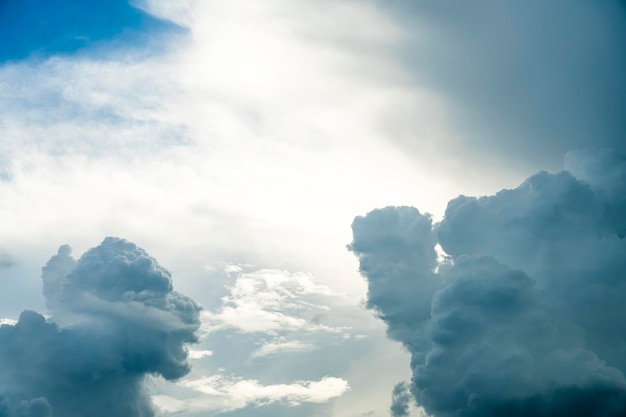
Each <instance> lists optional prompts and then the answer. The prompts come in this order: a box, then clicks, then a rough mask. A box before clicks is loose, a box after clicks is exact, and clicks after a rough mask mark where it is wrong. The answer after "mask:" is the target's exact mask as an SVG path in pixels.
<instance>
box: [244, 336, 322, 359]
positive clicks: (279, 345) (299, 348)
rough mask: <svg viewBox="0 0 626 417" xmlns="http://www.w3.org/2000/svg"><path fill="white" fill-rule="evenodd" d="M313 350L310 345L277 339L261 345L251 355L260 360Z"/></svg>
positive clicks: (312, 346) (313, 347)
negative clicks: (266, 357) (287, 353)
mask: <svg viewBox="0 0 626 417" xmlns="http://www.w3.org/2000/svg"><path fill="white" fill-rule="evenodd" d="M313 349H315V346H314V345H313V344H311V343H304V342H301V341H299V340H285V339H284V338H279V339H277V340H274V341H272V342H269V343H265V344H263V346H261V347H260V348H259V349H257V350H255V351H254V352H253V353H252V357H253V358H261V357H265V356H274V355H277V354H282V353H286V352H306V351H309V350H313Z"/></svg>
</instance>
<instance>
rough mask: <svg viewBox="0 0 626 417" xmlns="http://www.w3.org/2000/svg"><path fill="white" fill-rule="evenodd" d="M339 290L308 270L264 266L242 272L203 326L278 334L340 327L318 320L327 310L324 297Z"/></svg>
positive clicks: (205, 314) (205, 315)
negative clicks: (331, 287)
mask: <svg viewBox="0 0 626 417" xmlns="http://www.w3.org/2000/svg"><path fill="white" fill-rule="evenodd" d="M336 295H337V294H336V293H335V292H334V291H332V290H331V289H330V288H329V287H327V286H325V285H320V284H317V283H315V281H314V279H313V277H312V276H311V275H310V274H306V273H289V272H286V271H280V270H273V269H265V270H260V271H256V272H248V273H241V274H240V275H239V276H238V277H237V279H236V281H235V283H234V285H233V286H232V288H231V289H230V294H229V295H227V296H226V297H224V298H223V299H222V306H221V307H220V308H219V309H218V310H217V311H215V312H211V311H204V312H203V313H202V319H203V329H204V330H205V331H207V332H215V331H219V330H223V329H229V328H230V329H235V330H236V331H238V332H242V333H266V334H270V335H278V334H279V333H281V332H293V331H331V332H336V331H339V329H337V328H334V327H332V326H329V325H324V324H320V323H316V319H315V317H316V314H317V313H318V312H320V311H328V310H329V307H328V306H327V305H325V304H322V303H321V301H323V299H324V298H325V297H331V296H336Z"/></svg>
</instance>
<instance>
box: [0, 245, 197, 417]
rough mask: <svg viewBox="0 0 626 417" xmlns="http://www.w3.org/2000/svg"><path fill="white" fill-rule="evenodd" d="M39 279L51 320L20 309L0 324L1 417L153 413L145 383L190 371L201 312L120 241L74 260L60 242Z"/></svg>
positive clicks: (127, 416) (147, 260) (152, 263)
mask: <svg viewBox="0 0 626 417" xmlns="http://www.w3.org/2000/svg"><path fill="white" fill-rule="evenodd" d="M42 276H43V281H44V294H45V296H46V301H47V305H48V307H49V309H50V312H51V313H52V318H51V319H50V320H46V318H45V317H44V316H42V315H40V314H38V313H36V312H33V311H24V312H23V313H22V314H21V316H20V318H19V321H18V322H17V323H16V324H15V325H14V326H9V325H4V326H2V327H0V369H1V370H2V372H1V373H0V395H1V396H2V400H0V404H2V405H0V416H2V417H13V416H16V417H17V416H22V415H24V416H31V415H32V416H35V415H36V416H46V415H49V416H56V417H59V416H60V417H74V416H85V415H89V416H94V417H97V416H111V415H115V416H122V417H131V416H133V417H134V416H141V417H144V416H153V415H154V411H153V408H152V404H151V401H150V398H149V396H148V394H147V392H146V390H145V387H144V378H145V376H147V375H160V376H163V377H164V378H166V379H176V378H179V377H181V376H183V375H185V374H186V373H187V372H188V371H189V365H188V363H187V350H186V344H187V343H192V342H194V341H196V335H195V331H196V330H197V329H198V327H199V324H200V322H199V310H200V307H199V306H198V305H197V304H196V303H195V302H194V301H193V300H191V299H190V298H188V297H186V296H184V295H181V294H179V293H177V292H175V291H173V288H172V281H171V276H170V273H169V272H168V271H167V270H166V269H164V268H163V267H162V266H160V265H159V264H158V263H157V262H156V260H155V259H154V258H152V257H150V256H149V255H148V254H147V253H146V252H145V251H144V250H143V249H141V248H139V247H137V246H136V245H135V244H133V243H130V242H128V241H125V240H123V239H118V238H106V239H105V240H104V241H103V242H102V244H101V245H99V246H97V247H95V248H93V249H90V250H89V251H87V252H86V253H85V254H83V256H81V257H80V259H79V260H78V261H75V260H74V259H73V258H72V257H71V250H70V248H69V246H67V245H64V246H61V248H60V249H59V252H58V254H57V255H55V256H54V257H52V259H50V261H49V262H48V263H47V264H46V266H45V267H44V268H43V274H42ZM3 407H4V408H3ZM3 410H4V411H3ZM3 413H4V414H3ZM46 413H47V414H46Z"/></svg>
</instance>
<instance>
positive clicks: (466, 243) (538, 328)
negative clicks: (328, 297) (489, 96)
mask: <svg viewBox="0 0 626 417" xmlns="http://www.w3.org/2000/svg"><path fill="white" fill-rule="evenodd" d="M566 167H567V168H568V170H569V171H563V172H560V173H557V174H549V173H546V172H541V173H538V174H536V175H534V176H532V177H530V178H529V179H528V180H526V181H525V182H524V183H523V184H521V185H520V186H519V187H517V188H515V189H512V190H503V191H501V192H499V193H497V194H496V195H494V196H489V197H481V198H473V197H465V196H461V197H458V198H456V199H454V200H452V201H450V203H449V204H448V208H447V210H446V213H445V217H444V219H443V220H442V221H441V222H440V223H438V224H435V225H434V226H433V227H432V229H431V228H427V227H424V228H410V227H407V225H411V224H420V223H423V224H430V218H429V217H428V216H426V215H423V214H421V213H419V212H418V211H417V210H415V209H410V208H406V207H387V208H384V209H380V210H375V211H373V212H371V213H369V214H368V215H367V216H365V217H359V218H357V219H355V221H354V223H353V233H354V241H353V243H352V244H351V245H350V248H351V249H352V250H353V251H354V252H355V254H356V255H357V256H358V257H359V261H360V271H361V273H362V275H364V276H365V277H366V278H367V280H368V286H369V294H370V295H369V296H370V297H373V298H372V299H371V300H369V301H368V306H369V307H370V308H373V309H375V310H376V312H377V313H378V314H379V316H380V317H381V318H382V319H383V320H385V322H386V323H387V325H388V328H389V335H390V336H391V337H393V338H395V339H397V340H399V341H401V342H402V343H403V344H404V345H405V346H406V347H407V349H408V350H409V351H410V352H411V368H412V371H413V378H412V381H411V387H410V389H411V392H412V394H413V396H414V397H415V399H416V400H417V402H418V403H419V404H420V405H422V406H423V407H424V408H425V409H426V411H427V412H429V413H431V414H432V415H434V416H436V417H447V416H467V417H474V416H475V417H479V416H480V417H485V416H494V417H495V416H502V415H506V416H546V417H547V416H554V415H567V416H589V415H603V416H622V415H626V380H625V378H624V372H625V371H626V360H624V357H626V349H625V346H626V340H625V339H624V336H623V335H624V334H625V333H624V325H623V320H622V318H623V317H624V315H625V314H626V307H625V306H624V305H625V303H624V300H626V276H625V274H624V271H626V240H625V239H623V230H624V229H623V226H624V223H623V218H624V214H626V204H624V197H623V196H624V194H623V193H622V192H621V191H622V190H623V189H624V186H625V185H626V159H625V158H624V157H621V156H619V155H617V154H615V153H611V152H609V151H600V152H594V153H591V152H582V151H578V152H572V153H569V154H568V155H567V157H566ZM398 218H403V221H402V222H398V221H389V219H398ZM381 219H386V220H385V221H381ZM434 235H436V236H435V237H433V236H434ZM437 242H438V243H439V244H440V245H441V247H442V248H443V250H444V251H445V252H446V253H447V254H448V255H449V258H445V259H443V260H441V261H440V262H439V263H438V264H437V263H435V264H434V263H433V261H432V259H433V251H434V246H435V244H436V243H437ZM433 282H434V283H435V285H436V288H435V289H434V290H433ZM422 285H423V286H424V287H423V288H422ZM380 294H384V295H385V297H380ZM427 295H430V297H427ZM372 300H373V301H372ZM425 310H427V311H428V313H427V314H423V311H425ZM397 329H402V331H397ZM398 389H399V388H398V387H396V390H398ZM396 390H394V396H397V395H399V393H397V392H396ZM400 410H401V408H400Z"/></svg>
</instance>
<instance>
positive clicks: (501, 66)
mask: <svg viewBox="0 0 626 417" xmlns="http://www.w3.org/2000/svg"><path fill="white" fill-rule="evenodd" d="M381 7H383V8H386V9H388V10H391V12H392V13H393V14H394V15H395V16H396V17H397V19H398V21H400V22H401V23H402V24H403V25H404V26H405V28H406V30H407V33H408V36H407V38H408V42H407V44H406V45H404V47H402V48H401V50H400V55H401V59H404V60H406V61H407V65H408V67H409V68H410V69H411V71H412V72H413V73H414V74H415V79H416V80H417V82H418V83H419V84H420V85H425V86H427V87H428V88H433V89H435V90H436V91H438V92H440V93H441V94H442V95H443V97H445V98H446V101H447V107H448V110H449V114H448V117H449V119H450V124H451V125H454V126H456V128H457V131H456V133H457V136H458V137H460V138H461V140H459V141H458V142H456V143H455V144H454V146H449V147H447V148H446V149H447V150H448V151H451V152H458V157H461V156H462V157H463V158H464V160H467V159H468V157H472V158H475V159H480V160H482V161H483V162H485V163H488V164H489V165H493V164H498V163H506V164H513V165H516V166H519V165H520V164H521V163H523V164H526V165H528V164H530V165H531V166H533V167H534V169H538V168H539V167H545V166H549V167H551V168H555V169H558V165H557V164H558V163H559V160H560V158H561V156H562V155H563V154H564V153H565V152H566V151H567V150H569V149H571V148H574V147H576V148H580V147H590V146H594V147H595V146H598V147H611V148H615V149H618V150H620V151H621V152H626V142H625V141H624V140H623V137H624V135H625V134H626V118H624V117H623V115H624V114H626V83H624V82H623V74H624V73H626V7H625V6H624V2H623V1H621V0H609V1H603V2H591V1H586V0H573V1H570V0H556V1H550V2H544V1H540V0H530V1H524V2H519V1H514V0H504V1H489V0H485V1H478V2H472V3H471V4H469V3H468V4H459V3H458V2H455V1H451V0H443V1H438V2H419V1H412V2H384V4H381ZM424 139H425V138H416V137H414V136H413V137H411V138H410V139H404V140H403V141H402V143H401V144H402V146H405V147H407V148H410V149H413V150H414V151H415V152H422V151H423V146H422V143H423V140H424ZM537 149H541V152H537Z"/></svg>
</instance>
